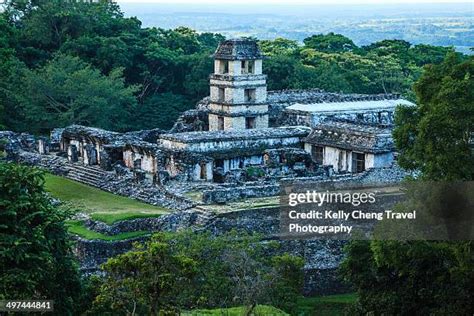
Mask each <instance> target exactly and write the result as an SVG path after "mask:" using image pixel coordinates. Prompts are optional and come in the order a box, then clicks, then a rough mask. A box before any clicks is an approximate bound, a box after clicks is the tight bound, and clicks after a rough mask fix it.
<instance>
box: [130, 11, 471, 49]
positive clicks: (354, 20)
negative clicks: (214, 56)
mask: <svg viewBox="0 0 474 316" xmlns="http://www.w3.org/2000/svg"><path fill="white" fill-rule="evenodd" d="M121 8H122V10H123V11H124V12H125V14H126V15H127V16H137V17H138V18H139V19H140V20H141V21H142V22H143V25H144V26H156V27H162V28H176V27H178V26H188V27H190V28H193V29H196V30H198V31H200V32H216V33H221V34H223V35H225V36H227V37H238V36H254V37H257V38H259V39H274V38H276V37H284V38H289V39H294V40H298V41H302V40H303V39H304V38H306V37H308V36H311V35H313V34H317V33H328V32H335V33H340V34H343V35H345V36H347V37H350V38H351V39H352V40H353V41H354V42H355V43H356V44H357V45H367V44H370V43H373V42H376V41H380V40H384V39H403V40H406V41H409V42H410V43H413V44H419V43H424V44H432V45H440V46H455V47H456V49H457V50H458V51H461V52H463V53H472V52H470V50H469V48H470V47H473V46H474V16H473V12H472V7H471V4H469V3H432V4H427V3H424V4H380V5H344V6H342V5H312V6H310V5H300V6H298V5H296V6H288V5H272V6H266V5H246V6H245V5H229V4H217V5H204V4H202V5H192V4H191V5H190V4H186V5H183V4H136V3H122V4H121Z"/></svg>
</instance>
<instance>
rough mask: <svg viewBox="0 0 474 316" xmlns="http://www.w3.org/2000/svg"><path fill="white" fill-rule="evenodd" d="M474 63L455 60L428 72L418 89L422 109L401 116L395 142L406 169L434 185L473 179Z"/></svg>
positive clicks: (409, 109) (400, 111)
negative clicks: (414, 171) (471, 144)
mask: <svg viewBox="0 0 474 316" xmlns="http://www.w3.org/2000/svg"><path fill="white" fill-rule="evenodd" d="M473 74H474V59H472V58H470V59H469V60H467V61H464V62H463V61H461V60H459V58H457V57H456V56H455V55H449V56H448V57H447V58H446V59H445V61H444V62H443V63H442V64H440V65H433V66H429V67H427V68H426V71H425V72H424V73H423V76H422V77H421V79H420V80H419V81H418V82H417V83H416V85H415V91H416V94H417V106H416V107H400V108H398V109H397V112H396V115H395V124H396V128H395V131H394V137H395V143H396V146H397V148H398V150H399V151H400V158H399V163H400V165H401V166H402V167H404V168H407V169H411V170H419V171H421V173H422V175H423V176H424V177H425V178H426V179H430V180H473V179H474V157H473V151H472V148H471V147H470V142H471V141H472V133H473V132H474V78H473Z"/></svg>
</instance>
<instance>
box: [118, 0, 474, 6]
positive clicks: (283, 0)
mask: <svg viewBox="0 0 474 316" xmlns="http://www.w3.org/2000/svg"><path fill="white" fill-rule="evenodd" d="M117 1H118V2H119V3H172V4H176V3H192V4H195V5H196V4H199V3H203V4H204V3H205V4H209V3H216V4H221V5H222V4H259V5H261V4H291V5H295V4H305V5H308V4H386V3H460V2H467V3H469V2H471V3H473V2H474V1H473V0H451V1H449V0H293V1H291V0H117Z"/></svg>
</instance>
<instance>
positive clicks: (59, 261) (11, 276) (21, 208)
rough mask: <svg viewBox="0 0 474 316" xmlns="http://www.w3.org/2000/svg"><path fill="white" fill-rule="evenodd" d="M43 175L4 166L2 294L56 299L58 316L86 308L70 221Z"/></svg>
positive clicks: (0, 167)
mask: <svg viewBox="0 0 474 316" xmlns="http://www.w3.org/2000/svg"><path fill="white" fill-rule="evenodd" d="M68 215H69V214H67V212H65V211H61V210H59V209H58V208H56V207H55V206H53V205H52V204H51V201H50V198H49V197H48V196H47V195H46V194H45V190H44V179H43V173H42V172H41V171H39V170H37V169H30V168H28V167H24V166H18V165H14V164H5V163H2V164H0V218H1V219H2V220H1V222H0V270H1V271H2V273H0V298H1V299H12V298H14V299H19V300H20V299H29V300H31V299H45V300H55V304H54V308H55V311H56V313H57V314H58V315H73V314H77V313H78V312H80V310H79V307H80V304H81V299H82V295H83V287H82V283H81V279H80V275H79V272H78V269H77V266H76V263H75V261H74V258H73V255H72V253H71V248H70V246H71V245H70V242H69V237H68V234H67V229H66V227H65V224H64V220H65V219H66V218H67V217H68Z"/></svg>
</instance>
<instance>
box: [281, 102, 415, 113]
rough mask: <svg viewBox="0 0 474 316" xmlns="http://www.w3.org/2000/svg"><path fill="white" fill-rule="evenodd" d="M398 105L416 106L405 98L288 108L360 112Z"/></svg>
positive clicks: (391, 108) (329, 111)
mask: <svg viewBox="0 0 474 316" xmlns="http://www.w3.org/2000/svg"><path fill="white" fill-rule="evenodd" d="M397 105H407V106H414V104H413V103H411V102H409V101H407V100H404V99H379V100H372V99H368V100H367V99H362V100H351V101H339V102H317V103H306V104H303V103H296V104H293V105H290V106H289V107H287V108H286V110H289V111H298V112H311V113H323V112H324V113H337V112H360V111H365V110H366V111H370V110H374V109H387V110H393V109H394V108H395V107H396V106H397Z"/></svg>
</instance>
